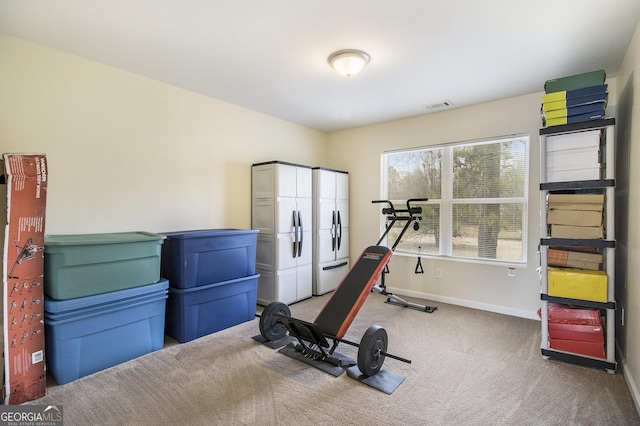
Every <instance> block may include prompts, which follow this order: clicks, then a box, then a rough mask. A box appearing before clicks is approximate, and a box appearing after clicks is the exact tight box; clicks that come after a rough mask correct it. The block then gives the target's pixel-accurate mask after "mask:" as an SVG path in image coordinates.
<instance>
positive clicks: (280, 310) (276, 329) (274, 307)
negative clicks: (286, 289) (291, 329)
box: [260, 302, 291, 341]
mask: <svg viewBox="0 0 640 426" xmlns="http://www.w3.org/2000/svg"><path fill="white" fill-rule="evenodd" d="M276 314H283V315H286V316H291V310H290V309H289V307H288V306H287V305H286V304H285V303H282V302H271V303H269V304H268V305H267V307H266V308H264V310H263V311H262V314H261V315H260V334H261V335H262V337H264V338H265V339H267V340H269V341H271V340H278V339H280V338H282V337H284V336H285V334H287V328H286V327H285V326H284V325H283V324H282V323H281V322H280V321H279V320H278V317H277V316H276Z"/></svg>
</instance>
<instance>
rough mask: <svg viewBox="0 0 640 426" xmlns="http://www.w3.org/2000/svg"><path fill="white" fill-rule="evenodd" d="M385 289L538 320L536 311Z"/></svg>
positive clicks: (390, 288)
mask: <svg viewBox="0 0 640 426" xmlns="http://www.w3.org/2000/svg"><path fill="white" fill-rule="evenodd" d="M387 290H388V291H389V292H391V293H393V294H396V295H398V296H408V297H415V298H418V299H425V300H432V301H434V302H442V303H448V304H450V305H457V306H464V307H465V308H473V309H479V310H481V311H488V312H495V313H498V314H504V315H511V316H513V317H520V318H527V319H532V320H537V321H540V318H539V317H538V313H537V312H530V311H525V310H522V309H511V308H505V307H504V306H498V305H490V304H488V303H480V302H474V301H472V300H465V299H457V298H455V297H446V296H438V295H435V294H428V293H422V292H419V291H412V290H405V289H400V288H393V287H387Z"/></svg>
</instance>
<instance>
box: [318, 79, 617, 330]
mask: <svg viewBox="0 0 640 426" xmlns="http://www.w3.org/2000/svg"><path fill="white" fill-rule="evenodd" d="M543 84H544V82H540V87H541V88H542V86H543ZM541 96H542V92H540V93H535V94H531V95H526V96H520V97H514V98H510V99H504V100H500V101H496V102H491V103H486V104H482V105H477V106H472V107H468V108H460V109H454V110H449V111H443V112H439V113H436V114H426V115H422V116H418V117H414V118H410V119H405V120H399V121H394V122H388V123H381V124H378V125H374V126H368V127H363V128H359V129H352V130H348V131H343V132H337V133H333V134H330V135H329V161H330V163H332V164H333V166H334V167H337V168H341V169H345V170H349V172H350V173H351V174H352V180H351V206H350V212H351V222H350V223H351V234H352V235H351V247H352V251H351V255H352V256H355V255H356V254H357V251H358V250H361V248H363V247H365V246H366V245H369V244H373V243H375V242H376V240H377V237H378V229H379V226H380V220H381V214H380V207H379V205H372V204H371V200H374V199H378V198H380V197H381V194H380V184H379V182H380V166H379V165H380V156H381V154H382V153H383V152H384V151H387V150H394V149H405V148H414V147H420V146H428V145H436V144H443V143H450V142H461V141H469V140H477V139H485V138H491V137H499V136H506V135H512V134H523V133H524V134H529V136H530V167H529V168H530V182H529V211H528V214H529V226H528V245H527V251H528V255H527V264H526V266H521V265H513V266H514V267H515V273H516V276H515V277H508V267H509V266H510V265H499V266H496V265H488V264H473V263H468V262H465V263H461V262H459V261H454V260H446V259H442V258H439V259H438V258H432V259H429V258H423V259H422V265H423V268H424V270H425V274H424V275H419V274H414V268H415V263H416V258H415V257H401V256H397V255H396V256H394V257H393V258H392V260H391V274H389V276H388V280H387V285H388V286H389V287H392V288H393V289H394V291H395V292H396V293H398V294H404V295H411V296H419V297H426V298H430V299H432V300H435V301H443V302H452V303H455V304H460V305H464V306H471V307H476V308H481V309H485V310H490V311H495V312H501V313H507V314H511V315H516V316H522V317H527V318H537V314H536V311H537V310H538V308H539V307H540V287H539V279H538V274H537V272H536V268H537V267H538V265H539V256H538V254H537V246H538V242H539V239H540V232H539V218H540V217H539V210H540V202H539V199H540V197H539V182H540V180H539V136H538V135H539V129H540V127H541V121H540V102H541ZM612 98H613V96H612ZM436 267H438V268H442V271H443V277H442V278H441V279H436V278H435V273H434V270H435V268H436ZM436 305H437V304H436Z"/></svg>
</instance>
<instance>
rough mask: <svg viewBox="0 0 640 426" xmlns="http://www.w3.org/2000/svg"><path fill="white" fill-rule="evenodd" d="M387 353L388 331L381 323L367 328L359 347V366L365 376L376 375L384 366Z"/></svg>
mask: <svg viewBox="0 0 640 426" xmlns="http://www.w3.org/2000/svg"><path fill="white" fill-rule="evenodd" d="M386 353H387V332H386V330H385V329H384V328H382V327H380V326H379V325H372V326H371V327H369V328H368V329H367V331H366V332H365V333H364V336H362V340H361V341H360V347H359V348H358V368H359V369H360V372H361V373H362V374H364V375H365V376H367V377H369V376H374V375H376V374H377V373H378V371H380V369H381V368H382V364H383V363H384V357H385V355H384V354H386Z"/></svg>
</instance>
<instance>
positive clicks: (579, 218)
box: [547, 209, 602, 226]
mask: <svg viewBox="0 0 640 426" xmlns="http://www.w3.org/2000/svg"><path fill="white" fill-rule="evenodd" d="M547 223H548V224H550V225H574V226H601V225H602V213H601V212H598V211H593V210H563V209H551V210H548V211H547Z"/></svg>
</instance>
